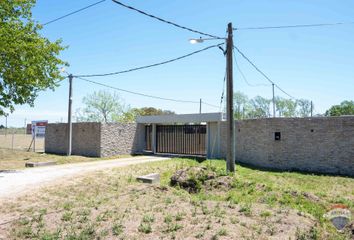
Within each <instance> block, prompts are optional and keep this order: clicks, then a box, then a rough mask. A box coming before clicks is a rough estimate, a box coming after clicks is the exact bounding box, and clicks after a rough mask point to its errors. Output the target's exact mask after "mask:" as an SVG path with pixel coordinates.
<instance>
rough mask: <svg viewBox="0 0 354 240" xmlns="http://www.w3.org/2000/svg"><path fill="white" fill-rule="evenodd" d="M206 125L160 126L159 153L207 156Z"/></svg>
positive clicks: (158, 135) (157, 144) (157, 141)
mask: <svg viewBox="0 0 354 240" xmlns="http://www.w3.org/2000/svg"><path fill="white" fill-rule="evenodd" d="M205 139H206V125H158V126H156V147H157V149H156V150H157V152H158V153H175V154H185V155H206V147H205V143H206V140H205Z"/></svg>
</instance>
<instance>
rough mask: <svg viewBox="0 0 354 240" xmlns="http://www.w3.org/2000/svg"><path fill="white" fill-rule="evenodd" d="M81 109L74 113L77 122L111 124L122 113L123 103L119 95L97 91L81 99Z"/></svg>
mask: <svg viewBox="0 0 354 240" xmlns="http://www.w3.org/2000/svg"><path fill="white" fill-rule="evenodd" d="M82 103H83V104H84V105H85V107H84V108H83V109H78V110H77V112H76V120H77V121H78V122H84V121H85V122H105V123H107V122H112V121H115V119H118V118H119V117H121V116H122V115H123V113H124V109H125V106H124V103H123V101H122V100H121V99H120V97H119V95H117V94H112V93H110V92H108V91H103V90H101V91H98V92H94V93H93V94H89V95H87V96H86V97H84V98H83V100H82Z"/></svg>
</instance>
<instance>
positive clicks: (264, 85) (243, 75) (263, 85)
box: [234, 52, 270, 87]
mask: <svg viewBox="0 0 354 240" xmlns="http://www.w3.org/2000/svg"><path fill="white" fill-rule="evenodd" d="M234 60H235V64H236V67H237V69H238V71H239V73H240V74H241V78H242V79H243V80H244V82H245V83H246V84H247V85H248V86H250V87H268V86H270V85H269V84H263V83H259V84H251V83H250V82H249V81H248V80H247V78H246V76H245V74H244V73H243V71H242V70H241V68H240V65H239V64H238V62H237V59H236V54H235V52H234Z"/></svg>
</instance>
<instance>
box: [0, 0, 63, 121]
mask: <svg viewBox="0 0 354 240" xmlns="http://www.w3.org/2000/svg"><path fill="white" fill-rule="evenodd" d="M35 2H36V1H35V0H1V1H0V116H1V115H4V114H5V109H9V110H10V112H13V111H14V109H15V108H14V106H15V105H16V104H29V105H30V106H33V104H34V100H35V98H36V97H37V95H38V92H39V91H42V90H46V89H48V88H49V89H52V90H53V89H54V88H55V87H56V86H58V81H57V80H60V79H62V77H61V76H60V71H59V68H60V67H61V66H63V65H66V63H65V62H63V61H62V60H60V59H59V58H58V56H59V53H60V52H61V51H62V50H63V49H64V47H63V46H61V40H57V41H54V42H51V41H49V40H48V39H47V38H45V37H43V36H41V35H40V33H39V31H40V29H41V28H42V26H41V25H39V24H38V23H36V22H35V21H33V19H32V13H31V8H32V7H33V6H34V4H35Z"/></svg>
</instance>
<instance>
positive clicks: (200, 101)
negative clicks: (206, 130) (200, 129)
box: [199, 99, 202, 114]
mask: <svg viewBox="0 0 354 240" xmlns="http://www.w3.org/2000/svg"><path fill="white" fill-rule="evenodd" d="M201 113H202V99H200V100H199V114H201Z"/></svg>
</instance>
